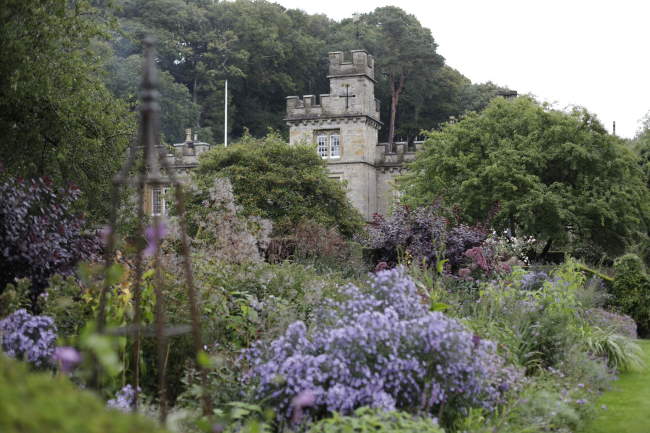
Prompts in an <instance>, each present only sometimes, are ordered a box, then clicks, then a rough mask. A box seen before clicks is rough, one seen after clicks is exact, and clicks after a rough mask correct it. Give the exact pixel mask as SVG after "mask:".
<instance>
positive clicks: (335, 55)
mask: <svg viewBox="0 0 650 433" xmlns="http://www.w3.org/2000/svg"><path fill="white" fill-rule="evenodd" d="M349 53H350V57H351V59H352V61H346V60H345V53H344V52H343V51H333V52H331V53H329V61H330V67H329V75H328V78H334V77H347V76H354V75H366V76H367V77H368V78H370V79H371V80H373V81H374V80H375V58H374V57H373V56H372V55H370V54H368V52H367V51H366V50H351V51H349Z"/></svg>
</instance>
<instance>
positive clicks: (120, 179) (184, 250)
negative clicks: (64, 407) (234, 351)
mask: <svg viewBox="0 0 650 433" xmlns="http://www.w3.org/2000/svg"><path fill="white" fill-rule="evenodd" d="M153 45H154V43H153V39H152V38H146V39H145V40H144V72H143V79H142V91H141V98H142V104H141V106H140V126H139V132H138V143H137V144H136V143H134V144H132V146H131V147H130V149H129V154H128V158H127V161H126V162H125V164H124V165H123V166H122V169H121V170H120V172H119V173H118V174H117V175H116V176H115V177H114V179H113V190H112V207H111V214H110V226H109V229H108V233H107V243H106V250H105V257H104V260H105V270H106V278H105V281H106V283H105V285H104V286H103V287H102V290H101V293H100V298H99V312H98V316H97V332H99V333H103V332H105V331H106V329H105V327H106V297H107V292H108V291H109V290H110V287H109V284H110V282H109V279H108V272H109V269H110V268H111V266H112V265H113V261H114V249H115V226H116V224H117V209H118V207H119V197H120V189H121V188H123V187H126V186H129V185H131V186H135V187H136V189H137V198H138V201H137V221H138V223H137V226H138V231H139V233H141V234H142V235H143V236H145V230H146V229H145V209H144V200H145V188H146V187H147V186H149V187H160V186H161V185H172V186H173V187H174V188H173V189H174V193H175V194H174V195H175V196H174V198H175V201H176V209H177V213H178V224H179V229H180V237H181V254H182V256H183V260H182V263H183V273H184V277H185V286H186V289H187V297H188V301H189V304H190V316H191V320H192V323H191V331H192V338H193V341H194V351H195V362H196V365H197V368H198V369H199V371H200V378H201V385H202V386H203V396H202V406H203V413H204V414H205V415H208V414H209V413H211V402H210V399H209V397H208V395H207V393H206V392H207V388H206V384H207V372H206V370H205V368H204V366H203V365H201V364H200V363H199V362H198V356H199V353H200V352H201V351H202V350H203V344H202V341H201V323H200V313H199V309H198V305H197V300H196V291H195V288H194V279H193V276H192V260H191V255H190V242H189V238H188V236H187V224H186V220H185V196H184V192H183V185H182V184H181V183H180V182H179V180H178V178H177V177H176V175H175V173H174V169H173V167H171V166H170V164H169V163H168V161H167V159H166V158H165V155H164V154H163V153H161V152H160V106H159V104H158V96H159V93H158V90H157V86H158V79H157V70H156V65H155V60H154V48H153ZM138 158H142V161H138ZM134 169H137V174H133V173H132V172H133V171H134ZM161 223H162V222H161V220H160V216H159V215H155V216H153V221H152V226H153V231H158V230H159V229H158V228H159V227H160V224H161ZM155 236H156V235H154V237H155ZM153 257H154V258H153V264H154V267H155V274H154V291H155V295H156V306H155V335H156V341H157V351H158V363H157V366H158V374H159V378H158V386H159V399H160V419H161V421H163V422H164V420H165V418H166V416H167V384H166V379H165V366H166V352H167V350H168V349H167V344H166V337H167V335H168V334H169V332H167V329H166V328H165V321H166V320H165V309H164V293H163V290H162V289H163V287H164V281H163V272H162V264H161V261H160V242H155V254H154V255H153ZM143 266H144V259H143V249H142V248H140V249H139V250H138V252H137V254H136V257H135V260H134V273H133V288H134V290H133V308H134V318H133V325H132V326H131V327H129V330H127V331H126V333H127V334H128V335H129V337H130V339H131V340H132V341H131V369H132V372H131V381H132V386H133V387H134V389H135V392H136V396H135V404H136V405H137V393H138V391H139V388H138V387H139V385H140V370H139V365H140V347H141V341H142V336H143V330H144V329H143V326H142V324H141V322H142V311H141V310H142V307H141V300H142V276H143ZM97 377H98V371H97V372H96V373H95V382H96V381H97Z"/></svg>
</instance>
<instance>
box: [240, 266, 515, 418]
mask: <svg viewBox="0 0 650 433" xmlns="http://www.w3.org/2000/svg"><path fill="white" fill-rule="evenodd" d="M342 296H343V298H344V300H343V301H338V300H328V301H327V302H325V304H324V306H323V308H322V310H321V311H318V312H317V315H316V320H315V323H314V326H313V327H312V328H311V329H310V330H309V332H308V328H307V326H306V325H305V323H303V322H300V321H299V322H294V323H292V324H291V325H289V327H288V328H287V330H286V332H285V334H284V335H282V336H281V337H279V338H278V339H276V340H274V341H272V342H271V343H270V344H269V343H268V342H260V343H259V344H257V345H255V346H253V347H252V348H251V349H248V350H246V351H245V355H244V356H245V358H246V359H247V360H248V361H249V362H250V363H251V369H250V370H249V373H248V374H247V376H246V378H245V380H248V381H253V382H254V383H256V393H257V397H259V398H260V399H266V400H267V401H269V402H270V403H271V404H273V405H274V406H275V407H276V409H277V414H278V417H279V418H284V419H288V420H292V419H300V418H301V417H302V416H303V411H302V409H301V410H297V408H296V405H297V404H298V403H301V402H302V403H310V405H311V404H312V400H313V407H314V410H316V411H327V412H334V411H337V412H340V413H343V414H349V413H351V412H353V411H354V410H355V409H356V408H358V407H361V406H370V407H375V408H381V409H383V410H396V409H407V408H414V407H419V408H421V410H423V411H428V412H429V413H431V414H437V413H438V411H439V410H440V408H441V407H442V408H444V410H445V416H447V417H449V419H452V418H453V417H454V416H456V415H458V416H462V414H464V413H466V412H467V410H468V409H469V408H472V407H476V408H481V409H484V410H485V411H488V412H490V411H493V410H495V409H496V407H497V406H498V405H499V404H501V403H502V402H503V401H504V399H505V394H506V393H507V392H509V390H511V389H513V388H514V387H515V386H516V384H517V382H518V381H519V379H520V377H521V375H522V374H521V372H520V371H518V370H517V369H515V368H513V367H508V366H506V364H505V361H504V360H503V358H501V357H500V356H499V355H498V354H497V351H496V345H495V344H494V343H493V342H491V341H488V340H484V339H481V338H480V337H478V336H476V337H478V338H475V335H474V334H473V333H472V332H470V331H469V330H468V329H467V328H466V327H465V326H464V325H463V324H461V323H460V322H458V321H457V320H454V319H452V318H449V317H447V316H445V315H444V314H442V313H440V312H430V311H429V310H428V309H427V307H426V305H424V304H423V303H422V302H421V299H420V296H419V294H418V292H417V288H416V287H415V284H414V283H413V281H412V280H411V279H410V278H408V277H407V276H406V275H405V273H404V270H403V269H401V268H395V269H392V270H386V271H380V272H378V273H377V274H375V275H373V276H372V277H371V281H370V284H369V286H368V287H357V286H354V285H348V286H346V287H344V288H343V289H342ZM304 390H310V393H311V395H309V394H308V395H301V393H303V392H304ZM297 396H298V397H297ZM298 407H299V406H298ZM296 412H298V413H296Z"/></svg>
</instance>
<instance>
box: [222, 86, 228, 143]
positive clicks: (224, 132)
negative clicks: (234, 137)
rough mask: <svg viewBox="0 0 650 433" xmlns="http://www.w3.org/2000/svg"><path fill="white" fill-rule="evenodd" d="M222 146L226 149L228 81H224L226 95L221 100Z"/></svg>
mask: <svg viewBox="0 0 650 433" xmlns="http://www.w3.org/2000/svg"><path fill="white" fill-rule="evenodd" d="M223 105H224V114H223V146H224V147H228V80H226V94H225V97H224V100H223Z"/></svg>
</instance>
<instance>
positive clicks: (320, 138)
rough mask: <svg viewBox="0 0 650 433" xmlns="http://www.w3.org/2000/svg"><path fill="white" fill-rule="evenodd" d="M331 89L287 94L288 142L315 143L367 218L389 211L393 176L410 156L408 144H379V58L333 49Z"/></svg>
mask: <svg viewBox="0 0 650 433" xmlns="http://www.w3.org/2000/svg"><path fill="white" fill-rule="evenodd" d="M327 77H328V78H329V82H330V92H329V93H328V94H322V95H319V97H318V98H317V97H316V96H315V95H305V96H303V97H302V99H301V98H299V97H297V96H289V97H287V116H286V118H285V120H286V121H287V125H288V126H289V128H290V129H289V143H290V144H298V143H304V144H309V145H313V146H314V148H315V151H316V152H318V153H319V154H320V155H321V157H323V159H326V160H327V166H328V169H329V172H330V177H332V178H335V179H338V180H341V181H344V182H345V183H346V185H347V189H348V197H349V199H350V201H351V202H352V204H353V205H354V206H355V207H356V208H357V209H358V210H359V212H361V214H362V215H363V216H364V217H365V218H366V220H371V219H372V216H373V214H375V213H380V214H386V213H387V212H388V211H389V210H390V207H391V205H392V203H393V202H394V199H395V189H394V185H393V184H394V179H395V177H397V176H398V175H399V174H400V173H402V172H403V170H404V163H405V162H407V161H409V160H412V159H413V158H414V156H415V149H412V151H410V150H409V149H408V146H407V145H406V144H405V143H395V144H393V146H389V145H387V144H385V143H382V144H380V143H379V142H378V134H379V129H380V128H381V127H382V125H383V124H382V122H381V121H380V119H379V107H380V105H379V101H378V100H377V99H375V62H374V58H373V56H371V55H370V54H368V53H367V52H366V51H364V50H354V51H351V52H350V53H349V59H348V58H346V56H345V53H343V52H340V51H339V52H332V53H329V74H328V76H327Z"/></svg>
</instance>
